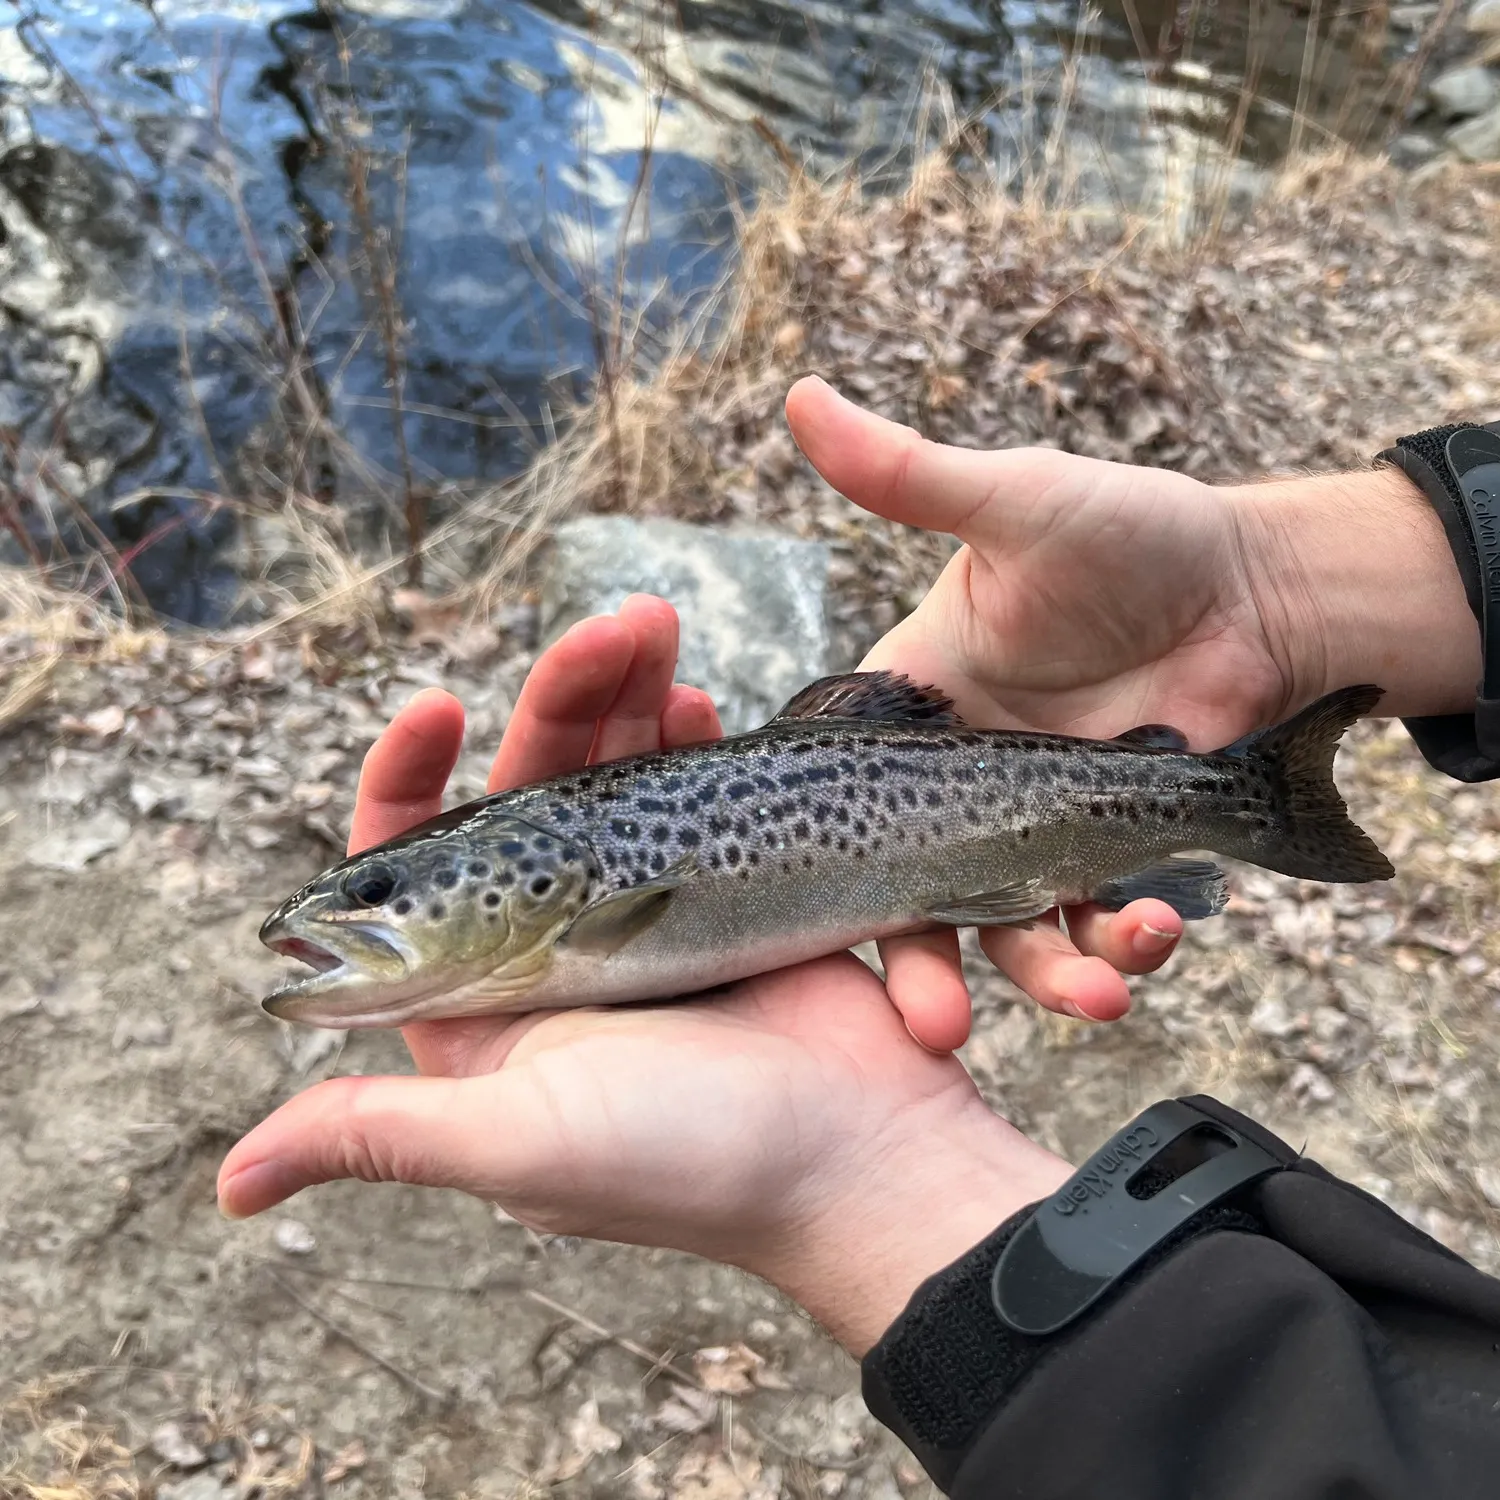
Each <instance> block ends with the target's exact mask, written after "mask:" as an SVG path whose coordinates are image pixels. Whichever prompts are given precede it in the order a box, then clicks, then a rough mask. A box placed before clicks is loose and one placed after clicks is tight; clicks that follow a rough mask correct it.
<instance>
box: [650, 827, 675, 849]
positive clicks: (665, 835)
mask: <svg viewBox="0 0 1500 1500" xmlns="http://www.w3.org/2000/svg"><path fill="white" fill-rule="evenodd" d="M651 837H652V838H653V839H655V840H656V842H657V843H658V844H665V843H666V841H667V840H668V839H669V838H671V837H672V830H671V829H670V828H669V827H668V826H667V825H666V824H665V823H658V824H657V825H656V827H655V828H653V829H652V830H651Z"/></svg>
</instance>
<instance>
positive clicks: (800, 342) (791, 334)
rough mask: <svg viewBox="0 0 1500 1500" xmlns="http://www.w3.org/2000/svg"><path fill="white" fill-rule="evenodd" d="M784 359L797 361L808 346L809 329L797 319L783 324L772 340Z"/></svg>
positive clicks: (778, 353)
mask: <svg viewBox="0 0 1500 1500" xmlns="http://www.w3.org/2000/svg"><path fill="white" fill-rule="evenodd" d="M771 343H772V345H773V346H774V347H775V350H776V353H777V355H778V356H779V357H780V358H782V359H796V358H797V356H798V355H800V354H801V353H802V351H803V349H804V348H805V347H806V345H807V329H806V328H804V327H803V326H802V324H801V323H799V322H797V321H796V320H795V319H790V320H788V321H787V322H785V323H783V324H782V325H781V327H780V328H778V329H777V330H776V335H775V337H774V338H773V339H772V340H771Z"/></svg>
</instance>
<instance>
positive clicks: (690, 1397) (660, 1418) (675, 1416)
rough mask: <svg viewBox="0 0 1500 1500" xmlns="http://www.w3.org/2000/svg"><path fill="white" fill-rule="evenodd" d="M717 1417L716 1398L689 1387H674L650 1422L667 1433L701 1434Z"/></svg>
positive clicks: (717, 1406)
mask: <svg viewBox="0 0 1500 1500" xmlns="http://www.w3.org/2000/svg"><path fill="white" fill-rule="evenodd" d="M718 1415H719V1401H718V1398H717V1397H716V1396H712V1395H710V1394H709V1393H708V1392H707V1391H700V1390H695V1389H694V1388H693V1387H692V1386H690V1385H674V1386H673V1387H672V1395H671V1396H670V1397H668V1398H667V1400H665V1401H663V1402H662V1404H661V1405H660V1406H658V1407H657V1408H656V1412H655V1414H654V1415H653V1416H652V1419H651V1420H652V1421H653V1422H655V1423H656V1425H657V1426H658V1427H664V1428H666V1430H667V1431H668V1432H702V1431H703V1429H704V1428H705V1427H707V1426H708V1424H709V1423H710V1422H712V1421H714V1420H715V1419H716V1418H717V1417H718Z"/></svg>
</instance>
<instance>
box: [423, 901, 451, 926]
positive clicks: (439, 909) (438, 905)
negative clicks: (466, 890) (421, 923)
mask: <svg viewBox="0 0 1500 1500" xmlns="http://www.w3.org/2000/svg"><path fill="white" fill-rule="evenodd" d="M427 915H428V916H429V917H431V918H432V920H433V921H434V922H441V921H442V920H443V918H444V917H446V916H447V915H448V908H447V907H446V906H444V905H443V903H442V902H441V901H434V902H433V903H432V905H431V906H429V907H428V908H427Z"/></svg>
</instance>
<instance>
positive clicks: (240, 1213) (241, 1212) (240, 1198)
mask: <svg viewBox="0 0 1500 1500" xmlns="http://www.w3.org/2000/svg"><path fill="white" fill-rule="evenodd" d="M304 1186H305V1184H304V1183H303V1181H302V1179H301V1178H300V1177H298V1176H297V1174H296V1173H295V1172H293V1171H292V1169H291V1168H290V1167H288V1166H287V1165H286V1164H285V1163H284V1162H279V1161H258V1162H256V1163H255V1165H254V1166H253V1167H246V1168H245V1169H244V1171H242V1172H236V1173H235V1174H234V1176H233V1177H231V1178H230V1179H229V1180H228V1181H227V1182H224V1183H221V1184H220V1186H219V1212H220V1213H221V1214H223V1215H224V1217H225V1218H226V1219H249V1218H253V1217H254V1216H255V1215H256V1214H258V1213H261V1212H262V1211H263V1210H265V1209H268V1208H270V1207H272V1206H273V1205H274V1204H277V1203H280V1202H281V1201H282V1200H283V1199H284V1198H290V1197H291V1196H292V1194H293V1193H296V1192H300V1191H301V1190H302V1188H303V1187H304ZM231 1199H232V1200H234V1201H235V1202H237V1203H240V1204H244V1203H252V1204H255V1205H257V1206H256V1207H254V1208H231V1207H230V1206H229V1201H230V1200H231Z"/></svg>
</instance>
